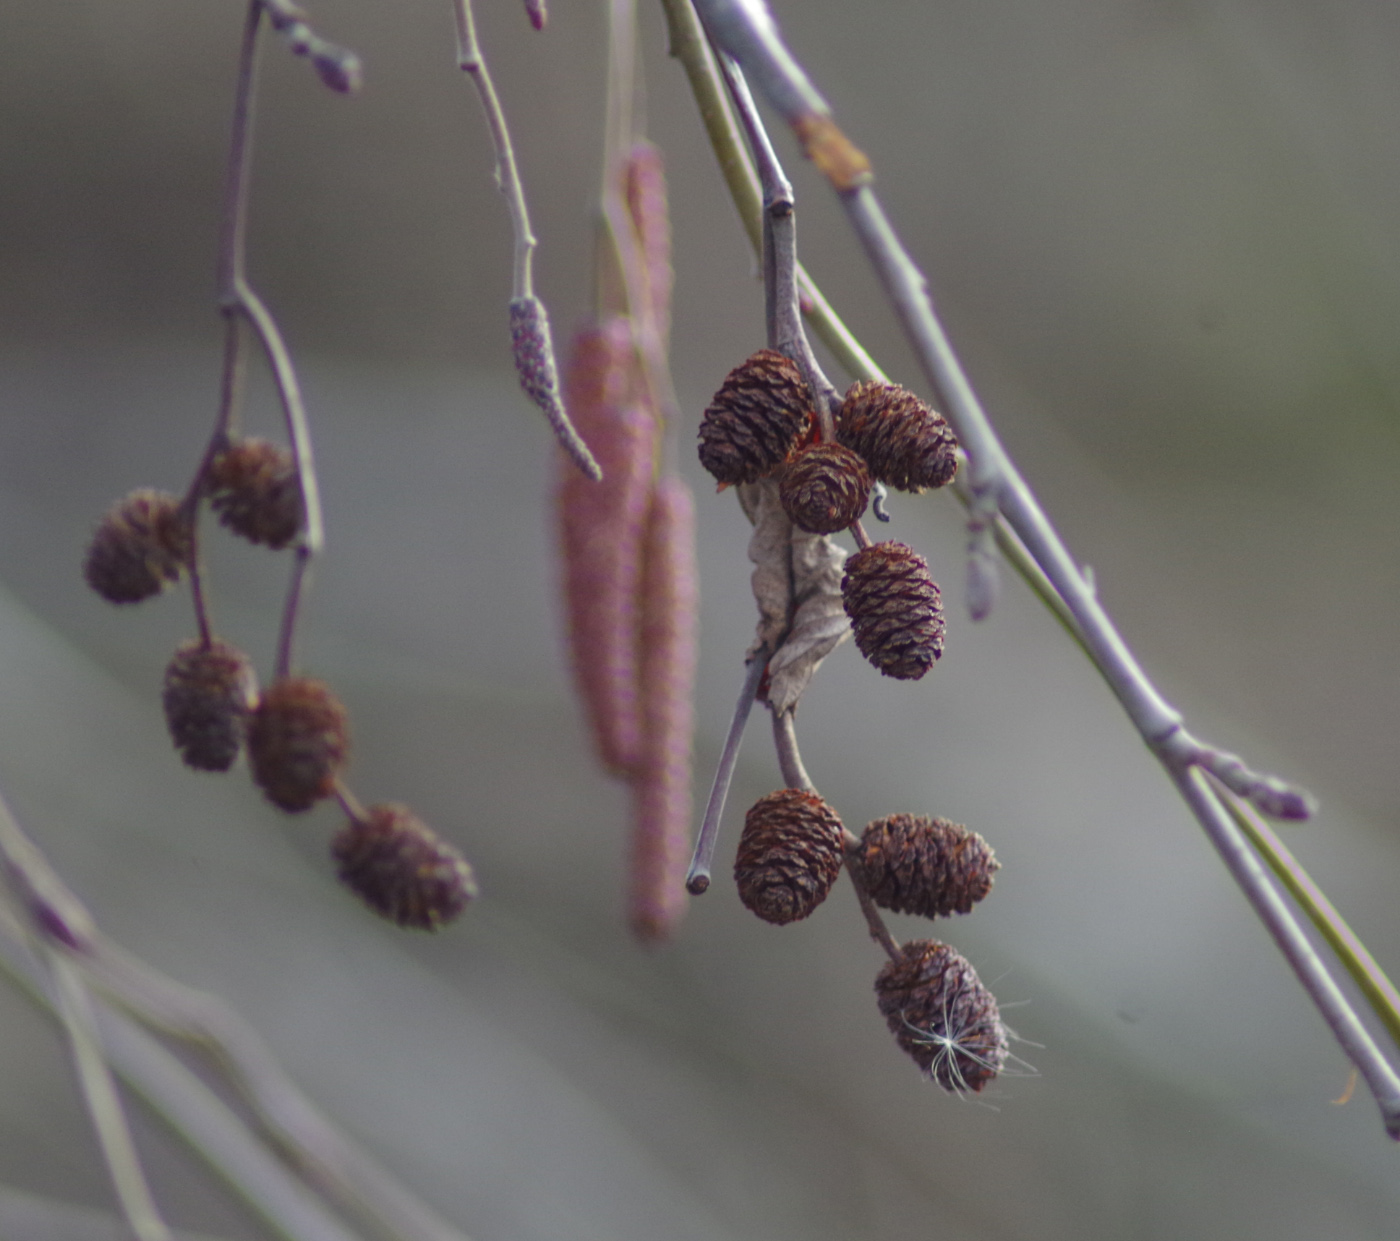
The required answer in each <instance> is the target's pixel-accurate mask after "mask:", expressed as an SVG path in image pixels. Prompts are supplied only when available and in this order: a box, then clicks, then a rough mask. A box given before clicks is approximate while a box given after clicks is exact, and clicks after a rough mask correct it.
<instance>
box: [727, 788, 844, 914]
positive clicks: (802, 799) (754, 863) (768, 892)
mask: <svg viewBox="0 0 1400 1241" xmlns="http://www.w3.org/2000/svg"><path fill="white" fill-rule="evenodd" d="M843 832H844V829H843V828H842V826H841V820H840V818H839V817H837V814H836V811H835V810H833V809H832V808H831V807H830V806H829V805H827V803H826V802H824V801H823V800H822V799H821V798H820V797H818V796H817V795H816V794H815V793H807V792H804V791H803V790H801V789H779V790H778V791H777V792H776V793H769V794H768V796H767V797H760V798H759V799H758V801H756V802H755V803H754V804H753V805H752V806H751V807H750V808H749V812H748V814H747V815H746V816H745V818H744V833H743V835H742V836H741V837H740V838H739V855H738V857H736V858H735V860H734V880H735V882H736V883H737V884H738V885H739V899H740V900H741V901H743V902H744V904H745V905H746V906H747V907H748V908H749V909H751V910H752V911H753V912H754V913H756V914H757V915H758V916H759V917H760V918H762V919H763V920H764V921H765V922H772V923H775V924H777V925H779V926H781V925H783V924H784V923H788V922H796V921H797V920H798V919H799V918H805V917H806V916H807V915H808V914H810V913H811V912H812V911H813V910H814V909H815V908H816V907H817V906H818V905H820V904H821V903H822V901H824V900H826V897H827V893H829V892H830V891H831V885H832V884H834V883H835V882H836V876H837V875H839V874H840V873H841V862H842V851H841V842H842V835H843Z"/></svg>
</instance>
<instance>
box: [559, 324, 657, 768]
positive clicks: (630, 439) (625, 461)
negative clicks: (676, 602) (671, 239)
mask: <svg viewBox="0 0 1400 1241" xmlns="http://www.w3.org/2000/svg"><path fill="white" fill-rule="evenodd" d="M635 365H636V350H635V347H634V345H633V342H632V327H631V324H630V323H629V321H628V320H627V319H626V318H624V317H622V316H621V315H615V316H613V317H612V318H610V319H607V320H605V321H604V322H603V323H600V324H597V325H595V326H591V327H586V328H583V329H582V330H580V331H579V332H578V334H577V335H576V336H575V337H574V343H573V349H572V350H571V352H570V355H569V361H568V365H567V366H566V367H565V370H564V389H565V393H566V399H567V401H568V405H569V408H570V409H571V410H572V411H573V414H574V419H575V421H576V423H577V425H578V429H579V432H580V433H581V434H582V435H584V436H586V437H587V439H588V442H589V443H590V444H591V445H592V446H593V450H594V452H595V453H596V455H597V459H598V462H599V464H600V465H601V467H602V470H603V477H602V480H601V481H599V482H594V481H592V480H591V479H589V478H586V477H584V476H583V475H582V474H580V473H579V471H578V470H577V469H575V468H573V466H572V465H571V464H570V463H569V462H568V461H565V460H563V459H562V458H561V461H560V468H559V476H558V483H557V487H556V491H555V504H556V514H557V518H558V537H559V553H560V558H561V559H562V561H563V583H564V603H565V611H566V615H567V618H568V639H569V653H570V656H571V662H572V664H573V672H574V685H575V686H576V688H577V689H578V694H579V698H580V699H581V700H582V703H583V708H584V712H585V714H586V716H587V719H588V724H589V728H590V731H591V732H592V735H593V742H594V745H595V746H596V748H597V752H598V758H599V761H600V762H601V763H602V764H603V766H604V767H606V768H607V769H608V770H609V771H611V772H613V773H614V774H617V775H626V774H627V773H629V772H631V771H633V770H634V769H635V768H636V766H637V763H638V761H639V756H640V753H641V736H642V733H641V705H640V699H639V696H638V665H637V659H638V655H637V649H638V636H639V624H640V622H639V619H638V597H639V593H640V589H641V574H642V534H643V530H644V527H645V524H646V519H647V511H648V505H649V504H650V502H651V492H652V486H651V478H652V469H653V459H654V457H655V445H656V423H655V420H654V419H653V418H652V416H651V414H650V413H649V412H648V410H647V408H646V406H645V404H644V403H643V401H642V400H641V399H640V398H639V395H638V391H637V389H638V383H637V381H636V380H635Z"/></svg>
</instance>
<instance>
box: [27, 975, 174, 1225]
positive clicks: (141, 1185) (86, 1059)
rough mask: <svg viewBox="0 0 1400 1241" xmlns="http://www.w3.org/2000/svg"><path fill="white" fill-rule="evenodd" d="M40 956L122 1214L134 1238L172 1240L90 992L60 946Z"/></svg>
mask: <svg viewBox="0 0 1400 1241" xmlns="http://www.w3.org/2000/svg"><path fill="white" fill-rule="evenodd" d="M44 957H45V959H46V962H47V964H48V967H49V977H50V978H51V979H52V981H53V989H54V1009H55V1011H56V1012H57V1014H58V1017H59V1020H60V1021H61V1022H62V1024H63V1029H64V1032H65V1033H66V1034H67V1036H68V1048H69V1051H70V1053H71V1054H72V1057H73V1067H74V1070H75V1071H76V1073H77V1077H78V1085H79V1089H80V1090H81V1092H82V1096H83V1102H84V1104H86V1106H87V1111H88V1118H89V1120H90V1121H91V1122H92V1129H93V1132H94V1133H95V1134H96V1135H97V1144H98V1146H99V1147H100V1148H101V1150H102V1160H103V1162H104V1163H105V1164H106V1165H107V1172H108V1175H109V1176H110V1177H111V1179H112V1189H113V1190H114V1192H115V1193H116V1197H117V1204H118V1206H119V1207H120V1208H121V1213H122V1217H123V1218H124V1219H125V1220H126V1223H127V1226H128V1227H129V1228H130V1229H131V1231H132V1233H133V1234H134V1236H135V1237H136V1241H172V1238H171V1235H170V1229H169V1228H168V1227H166V1224H165V1221H164V1220H163V1219H162V1218H161V1215H160V1210H159V1209H158V1208H157V1206H156V1203H155V1198H154V1197H152V1195H151V1187H150V1185H149V1184H147V1182H146V1174H145V1172H144V1171H142V1168H141V1159H140V1156H138V1155H137V1153H136V1146H135V1143H133V1142H132V1140H131V1130H130V1128H129V1127H128V1125H127V1123H126V1112H125V1110H124V1109H123V1107H122V1101H121V1096H120V1095H119V1094H118V1093H117V1085H116V1082H114V1081H113V1080H112V1071H111V1069H110V1068H108V1066H107V1060H106V1057H105V1056H104V1054H103V1050H102V1045H101V1042H100V1040H99V1038H98V1034H97V1027H96V1023H95V1021H94V1019H93V1012H92V1000H91V997H90V996H89V995H88V993H87V989H86V988H85V987H84V986H83V980H82V978H81V977H80V976H79V974H78V971H77V969H76V968H75V967H74V965H73V963H72V962H71V961H69V960H67V959H66V958H65V957H64V956H63V954H62V953H61V952H60V951H58V950H57V949H54V948H46V949H45V951H44Z"/></svg>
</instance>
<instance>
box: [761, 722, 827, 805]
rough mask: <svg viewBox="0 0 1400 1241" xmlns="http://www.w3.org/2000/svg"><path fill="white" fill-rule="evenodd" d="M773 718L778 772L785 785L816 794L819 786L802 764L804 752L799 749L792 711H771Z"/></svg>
mask: <svg viewBox="0 0 1400 1241" xmlns="http://www.w3.org/2000/svg"><path fill="white" fill-rule="evenodd" d="M770 714H771V715H772V717H773V747H774V749H776V750H777V752H778V770H779V771H781V772H782V773H783V783H784V784H785V785H786V786H787V787H788V788H790V789H801V790H802V791H803V792H804V793H815V792H816V791H817V786H816V785H815V784H813V783H812V777H811V776H809V775H808V774H807V768H806V767H805V766H803V764H802V751H801V750H799V749H798V748H797V729H796V727H795V726H794V722H793V712H791V711H770Z"/></svg>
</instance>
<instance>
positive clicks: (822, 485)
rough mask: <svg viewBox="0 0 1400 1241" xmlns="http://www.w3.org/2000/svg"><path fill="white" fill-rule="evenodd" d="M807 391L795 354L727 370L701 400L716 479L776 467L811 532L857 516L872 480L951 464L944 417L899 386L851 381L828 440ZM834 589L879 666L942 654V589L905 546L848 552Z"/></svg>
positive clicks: (933, 482) (931, 477)
mask: <svg viewBox="0 0 1400 1241" xmlns="http://www.w3.org/2000/svg"><path fill="white" fill-rule="evenodd" d="M814 399H815V398H814V397H813V395H812V392H811V389H810V388H809V387H808V385H807V383H806V380H805V379H804V378H803V376H802V372H801V370H800V368H799V367H798V365H797V364H796V363H795V362H793V361H792V360H791V359H789V358H787V357H785V356H784V355H782V354H781V353H777V352H775V351H774V350H771V349H763V350H760V351H759V352H758V353H755V354H754V355H753V356H752V357H750V358H748V359H747V360H746V361H745V362H744V363H742V364H741V365H740V366H738V367H736V368H735V369H734V370H732V371H730V373H729V374H728V375H727V376H726V377H725V380H724V383H723V384H721V386H720V389H719V391H718V392H716V393H715V396H714V399H713V400H712V401H711V402H710V405H709V407H708V408H707V409H706V410H705V413H704V416H703V418H702V419H701V422H700V462H701V464H702V465H704V467H705V468H706V469H707V470H709V472H710V473H711V474H712V475H713V476H714V477H715V479H716V480H717V481H718V482H719V483H720V485H721V486H726V485H728V484H737V483H751V482H756V481H758V480H759V479H762V478H767V477H769V476H770V475H774V474H776V475H777V476H778V494H779V497H780V499H781V501H782V505H783V508H784V510H785V511H786V513H787V515H788V517H789V518H790V519H791V520H792V522H793V524H794V525H796V526H797V527H798V528H800V529H802V530H806V531H808V532H810V533H813V534H834V533H835V532H836V531H838V530H844V529H846V528H848V527H851V526H855V525H856V523H857V522H858V521H859V520H860V517H861V514H863V513H864V512H865V508H866V505H867V503H868V502H869V499H870V491H871V485H872V482H881V483H885V484H887V485H889V486H892V487H897V488H899V489H901V490H904V491H911V492H920V491H923V490H924V489H926V488H929V487H942V486H945V485H946V484H947V483H949V482H951V481H952V479H953V476H954V475H955V474H956V472H957V466H958V459H957V443H956V440H955V439H954V438H953V434H952V431H951V430H950V429H949V427H948V424H947V423H946V422H945V421H944V419H943V418H942V416H941V415H939V414H937V413H935V412H934V411H933V410H932V409H931V408H930V407H929V406H928V405H926V404H924V402H923V401H921V400H920V399H919V398H918V397H917V396H915V395H914V394H913V393H912V392H909V391H908V390H907V389H905V388H901V387H899V386H898V385H896V384H885V383H856V384H853V385H852V386H851V388H850V390H849V391H848V392H847V393H846V398H845V400H844V401H843V402H842V405H841V409H840V411H839V412H838V414H837V415H836V420H835V426H836V442H834V443H831V442H825V441H823V440H822V439H821V432H820V423H819V420H818V419H817V417H816V415H815V411H814ZM862 538H863V536H862ZM841 594H842V601H843V603H844V605H845V609H846V614H847V616H848V617H849V618H850V621H851V625H852V628H853V630H854V632H855V639H856V646H857V648H858V649H859V650H860V653H861V654H862V655H864V656H865V658H866V659H868V660H869V661H870V662H871V663H872V664H874V665H875V667H876V668H878V669H879V670H880V671H881V672H882V673H884V674H885V675H886V676H889V677H894V678H896V679H897V680H901V681H916V680H918V679H919V678H920V677H922V676H923V675H924V674H925V673H927V672H928V670H929V669H930V668H932V667H933V665H934V663H935V662H936V661H937V660H938V659H939V658H940V656H942V654H943V631H944V621H943V603H942V597H941V595H940V593H939V590H938V584H937V583H936V582H935V581H934V580H933V577H932V575H931V574H930V573H929V568H928V563H927V561H925V560H924V558H923V557H922V556H920V555H919V554H918V553H917V552H916V551H914V550H913V548H911V547H908V546H906V545H905V544H903V543H896V542H887V543H877V544H875V545H873V546H864V547H862V548H861V550H860V551H858V552H857V553H856V554H855V555H854V556H852V557H851V558H850V559H849V560H848V561H847V562H846V574H845V578H844V579H843V581H842V584H841Z"/></svg>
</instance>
